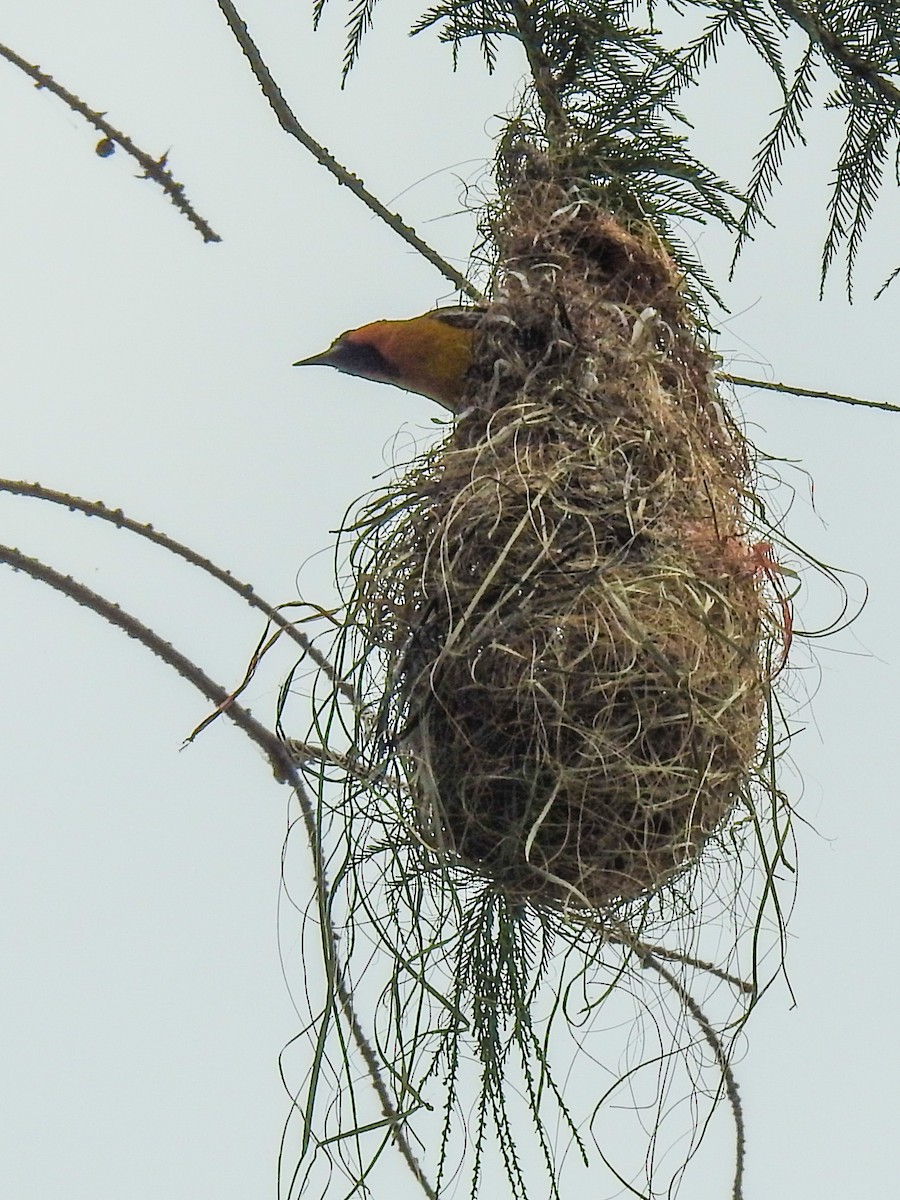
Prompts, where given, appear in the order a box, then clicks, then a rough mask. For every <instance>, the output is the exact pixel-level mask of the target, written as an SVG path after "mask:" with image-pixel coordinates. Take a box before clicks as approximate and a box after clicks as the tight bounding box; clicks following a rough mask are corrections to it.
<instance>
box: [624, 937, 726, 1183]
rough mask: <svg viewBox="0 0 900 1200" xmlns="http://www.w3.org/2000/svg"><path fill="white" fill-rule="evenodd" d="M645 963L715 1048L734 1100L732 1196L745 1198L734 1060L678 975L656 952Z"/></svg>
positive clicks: (649, 955) (646, 955)
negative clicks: (658, 957) (730, 1058)
mask: <svg viewBox="0 0 900 1200" xmlns="http://www.w3.org/2000/svg"><path fill="white" fill-rule="evenodd" d="M642 962H643V964H644V966H645V967H651V968H652V969H653V970H654V971H656V973H657V974H658V975H661V976H662V978H663V979H664V980H665V981H666V983H667V984H668V985H669V987H670V988H671V989H672V991H673V992H674V993H675V994H676V996H677V997H678V999H679V1000H680V1001H681V1003H682V1004H683V1005H684V1007H685V1009H686V1010H687V1011H688V1012H689V1013H690V1015H691V1017H693V1019H694V1020H695V1021H696V1023H697V1024H698V1025H699V1026H700V1031H701V1033H702V1034H703V1037H704V1038H705V1040H706V1042H707V1043H708V1044H709V1046H710V1048H711V1049H712V1052H713V1055H714V1056H715V1060H716V1063H717V1064H718V1067H719V1070H720V1071H721V1072H722V1082H723V1083H724V1085H725V1094H726V1096H727V1097H728V1100H729V1103H730V1104H731V1111H732V1114H733V1116H734V1133H735V1149H734V1186H733V1189H732V1193H731V1195H732V1200H742V1197H743V1195H744V1159H745V1156H746V1149H747V1135H746V1129H745V1127H744V1109H743V1105H742V1104H741V1097H740V1093H739V1092H738V1085H737V1080H736V1079H735V1077H734V1071H733V1070H732V1068H731V1063H730V1062H729V1061H728V1055H727V1054H726V1053H725V1050H724V1047H723V1046H722V1039H721V1038H720V1037H719V1035H718V1034H717V1033H716V1031H715V1029H713V1027H712V1025H711V1023H710V1021H709V1019H708V1018H707V1017H706V1015H705V1013H704V1012H703V1009H702V1008H701V1007H700V1005H699V1004H698V1003H697V1001H696V1000H695V999H694V997H693V996H692V995H691V994H690V992H689V991H688V990H687V988H686V987H685V986H684V984H682V983H680V982H679V981H678V979H677V978H676V977H675V975H673V974H672V972H671V971H669V970H668V969H667V968H666V967H664V966H663V965H662V963H661V962H659V960H658V959H657V958H656V957H655V956H654V955H653V954H645V955H644V956H643V958H642Z"/></svg>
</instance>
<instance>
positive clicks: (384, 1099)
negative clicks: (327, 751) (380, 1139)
mask: <svg viewBox="0 0 900 1200" xmlns="http://www.w3.org/2000/svg"><path fill="white" fill-rule="evenodd" d="M0 562H5V563H7V564H8V565H9V566H11V567H12V569H13V570H14V571H23V572H24V573H25V574H27V575H30V576H31V578H32V579H36V580H38V581H39V582H41V583H45V584H47V585H48V586H49V587H51V588H53V589H54V590H55V591H58V592H61V593H62V594H63V595H64V596H68V597H69V599H71V600H74V601H75V602H76V604H80V605H83V606H84V607H85V608H89V609H90V610H91V611H92V612H95V613H97V615H98V616H101V617H103V618H104V620H106V621H108V622H109V623H110V624H111V625H115V626H116V627H117V628H118V629H121V630H122V631H123V632H124V633H126V634H128V636H129V637H131V638H134V639H135V640H136V641H138V642H140V643H141V644H142V645H143V646H145V647H146V648H147V649H148V650H149V651H150V652H151V653H152V654H155V655H156V656H157V658H160V659H161V660H162V661H163V662H165V663H166V664H167V665H168V666H170V667H172V668H173V669H174V670H175V671H177V672H178V674H179V675H181V677H182V678H183V679H186V680H187V681H188V682H189V683H191V684H193V685H194V687H195V688H197V690H198V691H199V692H201V693H202V694H203V695H204V696H205V697H206V698H207V699H208V700H209V701H210V702H211V703H213V704H215V705H222V706H223V711H224V712H225V713H226V715H227V716H228V717H229V718H230V719H231V720H232V721H234V723H235V724H236V725H237V726H238V727H239V728H240V729H242V730H243V732H244V733H246V735H247V736H248V737H249V738H250V739H251V741H253V742H255V743H256V745H257V746H259V747H260V749H261V750H262V751H263V753H264V754H265V755H266V757H267V758H268V760H269V762H270V763H271V765H272V770H273V772H274V774H275V778H276V779H277V780H278V781H279V782H285V783H288V784H290V786H291V787H292V788H293V791H294V794H295V795H296V797H297V800H298V802H299V805H300V811H301V814H302V817H303V824H304V827H305V829H306V835H307V838H308V840H309V845H310V850H311V852H312V855H313V869H314V878H315V887H316V899H317V906H318V911H319V918H320V921H321V929H322V937H323V948H324V951H325V969H326V978H327V981H328V983H329V984H330V986H331V987H332V988H333V990H334V992H336V994H337V997H338V1000H339V1001H340V1006H341V1010H342V1012H343V1014H344V1017H345V1019H346V1020H347V1023H348V1024H349V1026H350V1030H351V1033H352V1035H353V1039H354V1041H355V1042H356V1045H357V1048H358V1050H359V1052H360V1054H361V1055H362V1057H363V1060H364V1061H365V1064H366V1067H367V1069H368V1071H369V1075H370V1077H371V1080H372V1084H373V1087H374V1088H375V1091H376V1093H377V1095H378V1098H379V1100H380V1101H381V1104H382V1110H383V1112H384V1116H385V1118H386V1119H387V1123H388V1125H389V1127H390V1131H391V1136H392V1137H393V1140H394V1143H395V1144H396V1146H397V1148H398V1149H399V1150H400V1152H401V1154H402V1155H403V1157H404V1158H405V1159H406V1162H407V1164H408V1166H409V1168H410V1170H411V1171H412V1173H413V1175H414V1176H415V1178H416V1180H417V1181H418V1182H419V1184H420V1186H421V1188H422V1190H423V1191H424V1192H425V1195H426V1196H427V1197H428V1200H436V1196H435V1192H434V1189H433V1188H432V1187H431V1185H430V1184H429V1182H428V1180H427V1179H426V1177H425V1175H424V1172H423V1171H422V1168H421V1166H420V1165H419V1162H418V1160H417V1159H416V1157H415V1155H414V1154H413V1151H412V1147H411V1146H410V1144H409V1142H408V1140H407V1138H406V1135H405V1133H404V1132H403V1128H402V1125H403V1118H402V1117H401V1115H400V1114H399V1113H398V1112H397V1110H396V1108H395V1107H394V1104H393V1102H392V1100H391V1097H390V1094H389V1092H388V1090H387V1086H386V1084H385V1083H384V1080H383V1078H382V1075H381V1067H380V1065H379V1062H378V1059H377V1057H376V1055H375V1052H374V1050H373V1049H372V1046H371V1044H370V1043H369V1041H368V1039H367V1038H366V1036H365V1034H364V1033H363V1030H362V1027H361V1026H360V1023H359V1019H358V1017H357V1015H356V1011H355V1008H354V1005H353V997H352V994H351V991H350V988H349V986H348V984H347V982H346V980H345V978H344V974H343V972H342V970H341V969H340V965H339V963H338V958H337V934H336V933H335V931H334V926H333V923H332V921H331V893H330V890H329V888H328V879H327V871H326V867H325V859H324V855H323V853H322V843H321V839H320V838H319V833H318V825H317V822H316V812H315V808H314V806H313V803H312V801H311V799H310V798H309V796H308V795H307V793H306V789H305V788H304V786H303V782H302V780H301V779H300V776H299V774H298V772H297V769H296V767H295V766H294V761H293V756H292V753H291V750H290V749H289V747H288V746H286V745H285V743H284V742H283V741H282V740H281V739H280V738H279V737H277V736H276V735H275V734H274V733H272V732H271V731H270V730H268V729H266V727H265V726H264V725H262V724H261V723H260V722H259V721H257V720H256V718H255V717H254V716H252V714H251V713H250V712H249V710H248V709H245V708H244V707H243V706H242V705H240V704H237V703H236V702H234V701H231V702H230V703H228V704H227V705H226V701H228V699H229V693H228V692H227V691H226V690H225V688H223V687H222V686H221V685H220V684H218V683H216V682H215V680H213V679H210V677H209V676H208V675H207V674H206V673H205V672H204V671H203V670H202V669H201V668H200V667H198V666H197V665H196V664H195V663H193V662H192V661H191V660H190V659H189V658H187V657H186V656H185V655H183V654H182V653H181V652H180V651H179V650H176V649H175V647H174V646H173V645H172V644H171V643H170V642H166V641H164V640H163V639H162V638H161V637H160V636H159V635H158V634H157V633H154V631H153V630H152V629H150V628H149V627H148V626H147V625H144V624H143V623H142V622H141V621H139V620H138V619H137V618H136V617H133V616H132V615H131V614H130V613H128V612H125V611H124V609H121V608H120V607H119V606H118V605H117V604H113V603H112V602H111V601H109V600H107V599H106V598H105V597H103V596H100V595H98V593H97V592H94V591H92V590H91V589H90V588H88V587H86V586H85V585H84V584H82V583H79V582H78V581H77V580H75V579H73V578H72V577H71V576H70V575H62V574H60V572H59V571H55V570H54V569H53V568H52V567H50V566H47V565H46V564H45V563H42V562H40V561H39V560H38V559H36V558H30V557H29V556H28V555H25V554H22V553H21V551H19V550H15V549H13V548H12V547H10V546H3V545H0Z"/></svg>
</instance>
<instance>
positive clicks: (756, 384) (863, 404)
mask: <svg viewBox="0 0 900 1200" xmlns="http://www.w3.org/2000/svg"><path fill="white" fill-rule="evenodd" d="M716 378H718V379H721V380H722V381H723V382H725V383H732V384H734V385H735V386H736V387H752V388H759V389H760V390H761V391H764V392H786V393H787V394H788V395H789V396H811V397H812V398H813V399H814V400H834V401H836V402H837V403H838V404H855V405H857V406H858V407H860V408H879V409H881V410H882V412H900V405H898V404H889V403H888V401H887V400H860V399H859V397H858V396H844V395H842V394H841V393H840V392H822V391H819V390H818V389H817V388H802V387H794V386H793V385H792V384H788V383H768V382H766V380H764V379H749V378H747V377H746V376H744V375H731V374H729V373H728V372H727V371H720V372H719V373H718V374H717V376H716Z"/></svg>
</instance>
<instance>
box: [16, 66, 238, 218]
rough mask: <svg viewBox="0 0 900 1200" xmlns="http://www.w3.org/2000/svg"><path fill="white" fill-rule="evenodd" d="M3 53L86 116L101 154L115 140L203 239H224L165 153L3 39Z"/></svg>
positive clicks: (106, 153) (41, 84) (105, 151)
mask: <svg viewBox="0 0 900 1200" xmlns="http://www.w3.org/2000/svg"><path fill="white" fill-rule="evenodd" d="M0 55H2V57H3V58H5V59H6V60H7V62H11V63H12V64H13V66H16V67H18V68H19V70H20V71H24V72H25V74H26V75H30V76H31V78H32V79H33V80H34V81H35V85H36V86H37V87H39V88H46V89H47V91H48V92H53V94H54V96H59V98H60V100H62V101H64V103H66V104H67V105H68V106H69V108H71V109H72V111H73V112H77V113H78V114H79V115H80V116H82V117H84V119H85V120H86V121H88V122H89V123H90V124H91V125H93V126H94V128H95V129H98V130H99V131H100V133H102V134H103V141H101V142H100V144H99V146H98V147H97V153H98V154H99V155H100V156H101V157H102V158H105V157H106V156H107V155H108V154H109V153H111V149H112V144H113V143H115V145H117V146H121V147H122V149H123V150H124V151H125V153H126V154H130V155H131V157H132V158H133V159H135V160H136V161H137V162H138V163H140V165H141V167H143V170H144V177H145V178H146V179H152V180H153V181H154V183H158V184H159V186H160V187H161V188H162V189H163V191H164V192H165V193H166V195H167V196H168V197H169V199H170V200H171V201H172V203H173V204H174V205H175V207H176V208H177V209H178V211H179V212H182V213H184V215H185V216H186V217H187V219H188V220H189V221H190V223H191V224H192V225H193V226H194V228H195V229H196V230H197V232H198V233H199V234H200V236H201V237H202V238H203V240H204V242H221V240H222V239H221V238H220V237H219V235H218V234H217V233H216V231H215V230H214V229H213V228H212V226H211V225H210V224H209V223H208V222H207V221H206V220H204V218H203V217H201V216H200V214H199V213H198V212H197V211H196V210H195V209H194V208H193V206H192V205H191V203H190V201H189V200H188V198H187V196H185V194H184V184H183V183H178V182H177V180H176V179H175V176H174V175H173V174H172V172H171V171H170V170H169V168H168V166H167V162H168V155H166V154H163V155H162V156H161V157H160V158H151V157H150V155H149V154H147V153H146V152H145V151H144V150H142V149H141V148H140V146H137V145H135V143H134V142H133V141H132V140H131V138H130V137H129V136H128V134H127V133H123V132H122V131H121V130H120V129H116V128H115V126H113V125H110V123H109V121H107V120H106V117H105V116H104V114H103V113H99V112H94V110H93V109H91V108H88V106H87V105H86V104H85V103H84V101H83V100H80V99H79V98H78V96H76V95H75V94H74V93H73V92H70V91H69V90H68V89H67V88H64V87H63V85H62V84H61V83H57V82H56V80H55V79H54V78H53V76H52V75H47V74H46V73H45V72H44V71H42V70H41V69H40V67H36V66H34V65H32V64H31V63H29V62H26V61H25V59H24V58H22V57H21V56H20V55H18V54H16V52H15V50H11V49H10V48H9V46H4V45H3V44H2V42H0Z"/></svg>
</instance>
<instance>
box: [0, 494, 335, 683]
mask: <svg viewBox="0 0 900 1200" xmlns="http://www.w3.org/2000/svg"><path fill="white" fill-rule="evenodd" d="M0 492H9V493H10V494H11V495H14V496H28V497H31V498H33V499H36V500H46V501H48V502H49V503H51V504H59V505H61V506H62V507H63V508H68V509H74V510H76V511H78V512H83V513H84V514H85V515H86V516H88V517H99V518H100V519H101V520H102V521H109V522H110V523H111V524H113V525H115V526H116V528H117V529H127V530H128V531H129V533H136V534H137V535H138V536H139V537H142V538H146V539H147V541H149V542H153V543H155V544H156V545H157V546H162V547H163V549H164V550H169V551H170V552H171V553H172V554H177V555H178V556H179V558H183V559H184V560H185V562H189V563H190V564H191V566H194V567H199V569H200V570H201V571H205V572H206V573H207V575H211V576H212V577H213V579H215V580H217V581H218V582H219V583H223V584H224V585H225V586H226V587H227V588H230V589H231V591H233V592H235V593H236V594H237V595H238V596H240V597H241V599H242V600H246V602H247V603H248V604H249V605H250V606H251V608H256V609H258V610H259V611H260V612H261V613H264V614H265V615H266V617H268V619H269V620H270V621H271V623H272V624H273V625H277V626H278V627H279V628H280V629H282V630H283V631H284V633H285V634H287V636H288V637H289V638H290V639H291V640H292V641H294V642H296V643H297V645H298V646H299V647H300V649H301V650H302V651H303V653H304V654H305V655H307V656H308V657H309V658H311V659H312V661H313V662H314V663H315V664H316V666H317V667H319V668H320V669H321V670H322V671H323V672H324V673H325V674H326V675H327V676H328V678H329V679H330V680H331V681H332V682H333V683H334V685H335V687H336V688H337V690H338V691H339V692H341V693H342V695H344V696H346V697H347V699H348V700H349V701H350V702H351V704H356V703H357V697H356V692H355V690H354V688H353V686H352V685H351V684H350V683H348V682H347V681H346V680H343V679H339V678H338V676H337V672H336V671H335V669H334V667H333V666H332V665H331V663H330V662H329V661H328V659H327V658H326V657H325V655H324V654H322V652H321V651H319V650H317V649H316V648H315V646H314V645H313V644H312V642H311V641H310V640H309V638H308V637H307V636H306V634H304V633H301V632H300V630H299V629H297V627H296V625H295V624H294V622H293V621H289V620H288V619H287V618H286V617H284V616H282V614H281V611H280V610H281V609H282V608H286V607H287V605H279V606H278V607H277V608H276V607H275V606H273V605H271V604H268V603H267V602H266V601H265V600H263V599H262V598H261V597H260V596H258V595H257V594H256V592H255V591H254V590H253V584H251V583H241V581H240V580H239V579H235V577H234V576H233V575H232V574H231V572H230V571H226V570H223V568H222V567H218V566H216V564H215V563H214V562H212V561H211V559H208V558H204V557H203V555H201V554H198V553H197V552H196V551H195V550H192V549H191V547H190V546H185V545H184V544H183V543H182V542H176V541H175V539H174V538H170V537H167V536H166V534H164V533H160V532H159V530H158V529H154V528H153V526H152V525H142V524H140V523H139V522H138V521H133V520H131V518H130V517H126V516H125V514H124V513H123V512H122V510H121V508H107V506H106V505H105V504H103V503H102V502H101V501H100V500H84V499H83V498H82V497H81V496H72V495H70V494H69V493H68V492H58V491H54V490H53V489H52V488H45V487H43V486H42V485H41V484H39V483H27V482H25V481H24V480H21V479H2V478H0Z"/></svg>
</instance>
